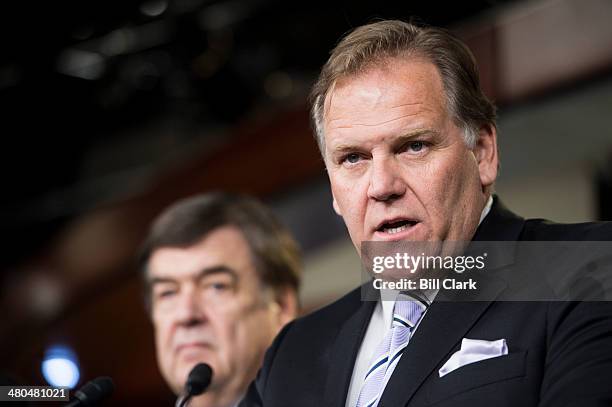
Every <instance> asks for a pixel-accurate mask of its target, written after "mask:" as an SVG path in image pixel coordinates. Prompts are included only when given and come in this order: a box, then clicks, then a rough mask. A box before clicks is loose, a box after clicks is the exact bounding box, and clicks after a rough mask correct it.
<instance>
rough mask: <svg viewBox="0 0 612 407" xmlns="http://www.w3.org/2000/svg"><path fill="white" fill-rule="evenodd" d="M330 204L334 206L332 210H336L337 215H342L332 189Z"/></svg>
mask: <svg viewBox="0 0 612 407" xmlns="http://www.w3.org/2000/svg"><path fill="white" fill-rule="evenodd" d="M332 206H333V207H334V211H336V213H337V214H338V215H339V216H342V212H340V207H339V206H338V202H336V197H335V196H334V193H333V191H332Z"/></svg>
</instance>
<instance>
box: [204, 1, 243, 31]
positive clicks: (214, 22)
mask: <svg viewBox="0 0 612 407" xmlns="http://www.w3.org/2000/svg"><path fill="white" fill-rule="evenodd" d="M247 12H248V10H247V7H246V5H245V4H244V3H241V2H238V1H232V2H227V3H219V4H214V5H212V6H209V7H206V8H205V9H204V10H202V11H201V12H200V15H199V16H198V22H199V24H200V27H201V28H202V29H204V30H211V31H213V30H220V29H222V28H226V27H228V26H231V25H233V24H235V23H237V22H239V21H241V20H243V19H244V18H245V17H246V16H247Z"/></svg>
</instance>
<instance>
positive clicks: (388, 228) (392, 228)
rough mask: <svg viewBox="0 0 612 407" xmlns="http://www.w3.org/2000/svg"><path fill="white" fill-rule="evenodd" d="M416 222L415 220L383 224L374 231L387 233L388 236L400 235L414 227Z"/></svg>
mask: <svg viewBox="0 0 612 407" xmlns="http://www.w3.org/2000/svg"><path fill="white" fill-rule="evenodd" d="M417 223H418V222H417V221H415V220H408V219H405V220H398V221H395V222H385V223H383V224H382V225H380V226H379V227H378V229H376V231H377V232H382V233H387V234H390V235H393V234H396V233H400V232H402V231H404V230H407V229H409V228H411V227H412V226H414V225H416V224H417Z"/></svg>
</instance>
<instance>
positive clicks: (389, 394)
mask: <svg viewBox="0 0 612 407" xmlns="http://www.w3.org/2000/svg"><path fill="white" fill-rule="evenodd" d="M474 240H485V241H504V240H505V241H522V240H523V241H526V240H538V241H550V240H557V241H558V240H561V241H576V240H583V241H589V240H612V223H585V224H575V225H562V224H553V223H550V222H547V221H544V220H537V219H533V220H525V219H523V218H520V217H518V216H516V215H514V214H513V213H511V212H510V211H508V210H507V209H505V208H504V207H503V206H502V205H501V203H500V202H499V201H498V200H497V199H495V200H494V204H493V207H492V209H491V211H490V213H489V215H488V216H487V217H486V218H485V220H484V221H483V222H482V224H481V225H480V226H479V228H478V231H477V232H476V235H475V236H474ZM497 289H498V290H499V292H500V293H501V292H503V290H504V287H503V285H500V287H499V288H497ZM375 304H376V303H375V302H366V301H362V300H361V294H360V289H356V290H354V291H352V292H351V293H349V294H347V295H346V296H344V297H343V298H341V299H340V300H338V301H336V302H335V303H333V304H331V305H329V306H327V307H325V308H323V309H321V310H319V311H316V312H314V313H312V314H310V315H307V316H305V317H302V318H300V319H297V320H296V321H294V322H292V323H291V324H289V325H287V326H286V327H285V328H284V329H283V330H282V331H281V332H280V334H279V335H278V336H277V338H276V339H275V341H274V343H273V344H272V346H271V347H270V349H269V350H268V352H267V353H266V357H265V360H264V364H263V367H262V369H261V370H260V372H259V374H258V376H257V379H256V380H255V382H253V383H252V384H251V386H250V387H249V390H248V392H247V394H246V396H245V399H244V400H243V401H242V403H241V404H240V406H241V407H256V406H265V407H302V406H304V407H306V406H308V407H312V406H317V407H319V406H326V407H342V406H344V405H345V402H346V397H347V392H348V388H349V384H350V379H351V375H352V372H353V366H354V363H355V360H356V357H357V352H358V350H359V347H360V344H361V341H362V340H363V336H364V334H365V331H366V328H367V326H368V323H369V320H370V317H371V315H372V312H373V310H374V306H375ZM464 337H467V338H471V339H485V340H496V339H500V338H505V339H506V340H507V343H508V352H509V353H508V355H505V356H501V357H496V358H492V359H487V360H483V361H479V362H475V363H472V364H469V365H466V366H463V367H460V368H459V369H456V370H454V371H452V372H451V373H448V374H447V375H445V376H443V377H439V375H438V370H439V369H440V367H441V366H442V365H443V364H444V363H445V362H446V361H447V360H448V358H449V357H450V356H451V355H452V354H453V353H454V352H456V351H457V350H459V348H460V345H461V340H462V338H464ZM430 405H432V406H439V407H445V406H466V407H477V406H486V407H491V406H494V407H503V406H509V407H510V406H511V407H517V406H521V407H526V406H551V407H552V406H554V407H559V406H577V407H578V406H580V407H590V406H593V407H595V406H612V303H610V302H505V301H504V302H502V301H464V302H442V301H434V303H433V304H432V305H431V306H430V308H429V310H428V312H427V314H425V316H424V318H423V320H422V321H421V323H420V325H419V328H418V329H417V330H416V332H415V333H414V335H413V337H412V338H411V339H410V343H409V344H408V346H407V348H406V350H405V351H404V354H403V355H402V357H401V359H400V361H399V363H398V365H397V367H396V368H395V371H394V372H393V375H392V377H391V379H390V381H389V382H388V384H387V386H386V388H385V390H384V393H383V395H382V398H381V401H380V403H379V406H381V407H399V406H411V407H412V406H414V407H417V406H430Z"/></svg>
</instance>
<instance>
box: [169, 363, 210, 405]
mask: <svg viewBox="0 0 612 407" xmlns="http://www.w3.org/2000/svg"><path fill="white" fill-rule="evenodd" d="M212 375H213V371H212V368H211V367H210V366H209V365H207V364H206V363H198V364H197V365H195V366H194V367H193V369H191V372H189V375H187V383H185V394H184V395H183V396H182V397H181V398H179V399H178V400H177V402H176V407H184V406H186V405H187V403H188V402H189V400H191V398H192V397H193V396H198V395H200V394H202V393H204V391H205V390H206V388H207V387H208V386H209V385H210V382H211V380H212Z"/></svg>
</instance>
